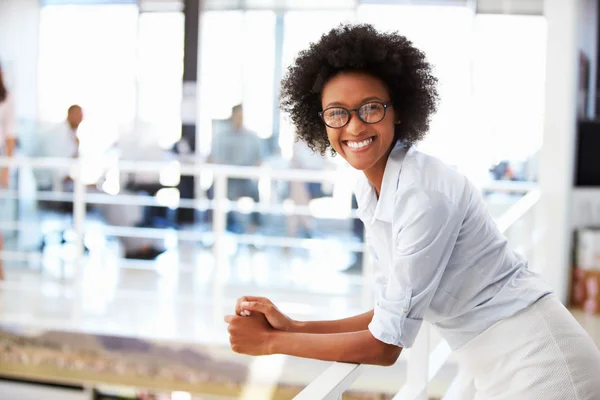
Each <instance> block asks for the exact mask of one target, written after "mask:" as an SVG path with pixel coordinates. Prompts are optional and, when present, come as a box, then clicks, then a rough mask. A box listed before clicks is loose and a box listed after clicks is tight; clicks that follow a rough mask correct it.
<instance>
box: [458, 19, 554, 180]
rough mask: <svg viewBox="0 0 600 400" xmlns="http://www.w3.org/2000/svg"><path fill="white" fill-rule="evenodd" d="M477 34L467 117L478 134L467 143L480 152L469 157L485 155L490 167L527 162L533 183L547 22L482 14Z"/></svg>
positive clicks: (526, 175) (539, 137) (539, 141)
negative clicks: (471, 100)
mask: <svg viewBox="0 0 600 400" xmlns="http://www.w3.org/2000/svg"><path fill="white" fill-rule="evenodd" d="M473 36H474V52H473V76H472V79H473V107H472V111H471V113H470V114H469V117H470V118H472V119H473V127H474V130H473V132H472V134H471V137H470V139H469V144H470V147H472V148H475V149H477V151H475V152H470V153H469V157H468V159H470V160H472V161H471V162H477V156H478V154H480V155H483V154H485V157H486V160H485V161H486V162H488V163H495V162H498V161H502V160H510V161H511V162H512V163H513V164H514V165H516V166H518V165H519V164H521V163H523V164H524V163H527V165H525V166H523V167H526V169H527V170H525V171H520V173H521V174H524V176H523V178H525V179H533V178H535V177H536V175H537V174H536V165H535V159H536V153H537V151H538V150H539V149H540V147H541V145H542V135H543V121H544V91H545V89H544V88H545V82H546V76H545V70H546V69H545V66H546V20H545V18H544V17H542V16H510V15H479V16H477V18H476V19H475V31H474V35H473ZM472 153H475V154H472ZM465 161H467V160H465ZM480 164H481V160H480ZM474 167H475V166H474ZM480 167H481V165H480Z"/></svg>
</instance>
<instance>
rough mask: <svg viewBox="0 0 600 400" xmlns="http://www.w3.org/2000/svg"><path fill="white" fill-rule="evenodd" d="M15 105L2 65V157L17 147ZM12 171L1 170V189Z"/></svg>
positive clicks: (0, 244)
mask: <svg viewBox="0 0 600 400" xmlns="http://www.w3.org/2000/svg"><path fill="white" fill-rule="evenodd" d="M15 125H16V123H15V105H14V100H13V97H12V95H11V93H10V92H9V91H8V89H7V88H6V84H5V83H4V75H3V72H2V66H1V65H0V155H3V156H6V157H12V156H13V154H14V151H15V146H16V135H15V133H16V132H15V129H16V127H15ZM9 184H10V169H9V168H8V167H2V168H1V169H0V187H2V188H3V189H5V188H8V186H9ZM3 248H4V237H3V236H2V235H1V234H0V252H2V249H3ZM2 280H4V264H3V261H2V258H0V281H2Z"/></svg>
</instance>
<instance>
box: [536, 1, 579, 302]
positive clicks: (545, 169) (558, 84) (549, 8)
mask: <svg viewBox="0 0 600 400" xmlns="http://www.w3.org/2000/svg"><path fill="white" fill-rule="evenodd" d="M579 5H580V0H568V1H567V0H546V1H545V3H544V15H545V16H546V20H547V23H548V42H547V60H546V94H545V103H546V107H545V117H544V136H543V146H542V150H541V155H540V171H539V177H540V179H539V184H540V191H541V197H540V204H539V207H538V212H539V214H538V218H537V221H539V222H540V224H542V226H541V228H542V229H541V232H542V235H543V236H542V237H541V241H540V246H542V249H541V250H542V251H540V252H538V254H539V255H540V257H541V259H538V260H537V261H538V262H539V263H540V266H541V270H542V274H543V275H544V277H545V278H546V280H547V281H548V282H549V283H550V285H552V287H553V288H554V290H555V292H556V294H557V295H558V296H559V298H560V300H561V301H563V302H565V301H566V300H567V294H568V281H569V279H568V278H569V271H570V268H569V253H570V246H571V232H570V202H571V195H572V185H573V169H574V151H575V129H576V99H577V74H578V68H577V63H578V49H577V20H578V10H579Z"/></svg>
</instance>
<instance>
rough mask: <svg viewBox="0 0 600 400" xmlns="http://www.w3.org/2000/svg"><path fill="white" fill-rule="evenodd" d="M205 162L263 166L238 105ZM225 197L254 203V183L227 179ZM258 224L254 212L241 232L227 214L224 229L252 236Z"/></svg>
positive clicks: (259, 150) (257, 140)
mask: <svg viewBox="0 0 600 400" xmlns="http://www.w3.org/2000/svg"><path fill="white" fill-rule="evenodd" d="M208 160H209V162H212V163H215V164H223V165H236V166H244V167H253V166H260V165H261V164H262V162H263V150H262V142H261V140H260V138H259V137H258V136H257V135H256V133H255V132H252V131H250V130H248V129H246V128H245V127H244V110H243V108H242V105H241V104H238V105H236V106H234V107H233V108H232V109H231V118H230V119H229V128H228V129H227V130H225V131H223V132H221V133H219V134H217V135H215V137H214V138H213V142H212V148H211V153H210V157H209V159H208ZM227 197H228V198H229V199H230V200H233V201H237V200H239V199H240V198H242V197H250V198H251V199H252V200H254V202H255V203H258V183H257V181H255V180H252V179H237V178H232V179H228V184H227ZM259 224H260V217H259V215H258V213H257V212H252V213H251V215H250V227H249V229H244V227H243V226H242V225H241V224H240V223H239V221H238V218H236V216H235V215H234V214H233V213H229V214H227V229H229V230H230V231H234V232H238V233H242V232H244V231H246V232H248V231H249V233H253V232H255V231H256V229H257V227H258V225H259Z"/></svg>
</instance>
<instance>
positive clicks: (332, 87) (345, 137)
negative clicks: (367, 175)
mask: <svg viewBox="0 0 600 400" xmlns="http://www.w3.org/2000/svg"><path fill="white" fill-rule="evenodd" d="M390 101H391V99H390V95H389V92H388V90H387V88H386V86H385V85H384V83H383V82H382V81H381V80H379V79H377V78H375V77H373V76H371V75H368V74H365V73H361V72H342V73H339V74H338V75H336V76H334V77H333V78H331V79H330V80H329V81H328V82H327V83H326V84H325V86H324V88H323V93H322V97H321V105H322V107H323V110H325V109H327V108H329V107H334V106H339V107H345V108H347V109H354V108H358V107H360V106H361V105H363V104H366V103H371V102H380V103H389V102H390ZM394 121H395V116H394V110H393V107H392V106H390V107H387V109H386V111H385V117H384V118H383V119H382V120H381V121H379V122H377V123H374V124H367V123H365V122H363V121H361V120H360V119H359V118H358V115H357V113H356V112H352V113H351V114H350V121H349V122H348V124H347V125H345V126H344V127H342V128H331V127H329V126H327V127H326V130H327V137H328V139H329V143H330V144H331V147H333V149H334V150H335V151H336V152H337V153H338V154H339V155H340V156H342V157H343V158H344V159H345V160H346V161H348V163H349V164H350V165H351V166H352V167H354V168H355V169H357V170H360V171H363V172H368V170H370V169H372V168H381V169H382V171H383V169H385V163H386V161H387V155H388V153H389V150H390V148H391V146H392V143H393V142H394Z"/></svg>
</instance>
